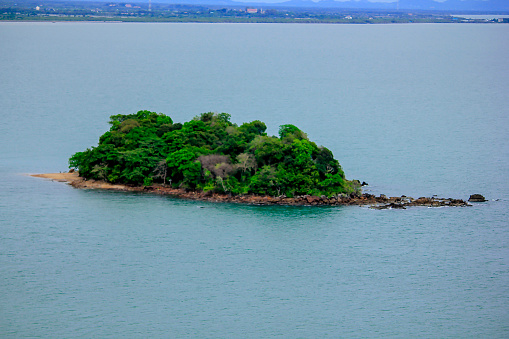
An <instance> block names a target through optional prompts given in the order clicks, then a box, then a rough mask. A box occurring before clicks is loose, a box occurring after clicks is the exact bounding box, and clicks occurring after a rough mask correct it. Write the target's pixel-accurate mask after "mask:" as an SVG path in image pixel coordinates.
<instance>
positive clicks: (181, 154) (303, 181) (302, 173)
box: [69, 111, 357, 197]
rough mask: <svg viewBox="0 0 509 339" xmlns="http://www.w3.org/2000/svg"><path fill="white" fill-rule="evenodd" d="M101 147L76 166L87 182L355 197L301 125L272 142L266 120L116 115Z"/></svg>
mask: <svg viewBox="0 0 509 339" xmlns="http://www.w3.org/2000/svg"><path fill="white" fill-rule="evenodd" d="M110 124H111V128H110V130H109V131H108V132H106V133H104V134H103V135H102V136H101V137H100V139H99V145H98V146H97V147H92V148H90V149H87V150H85V151H84V152H77V153H76V154H74V155H73V156H72V157H71V158H70V160H69V165H70V166H69V167H71V168H76V169H77V170H79V173H80V176H82V177H84V178H87V179H98V180H106V181H109V182H112V183H125V184H133V185H141V184H143V185H145V186H148V185H152V184H153V183H154V182H158V183H161V184H164V185H171V186H173V187H181V188H187V189H192V190H203V191H213V192H219V193H228V194H235V195H243V194H258V195H272V196H280V195H286V196H288V197H293V196H295V195H305V194H309V195H326V196H333V195H337V194H341V193H347V194H349V193H353V192H354V191H356V190H357V185H356V183H355V182H352V181H348V180H345V175H344V173H343V170H342V169H341V166H340V165H339V163H338V161H337V160H336V159H334V156H333V154H332V152H331V151H330V150H328V149H327V148H325V147H322V146H320V147H319V146H317V145H316V144H315V143H314V142H311V141H309V140H308V138H307V135H306V134H305V133H304V132H302V131H301V130H300V129H298V128H297V127H295V126H293V125H282V126H280V128H279V137H275V136H268V135H267V133H265V131H266V129H267V127H266V125H265V124H264V123H263V122H261V121H258V120H255V121H252V122H249V123H244V124H242V125H240V126H238V125H236V124H233V123H231V122H230V115H229V114H227V113H220V114H217V113H216V114H215V113H203V114H201V115H199V116H197V117H195V118H194V119H193V120H191V121H189V122H186V123H184V124H181V123H174V122H173V121H172V119H171V118H170V117H169V116H166V115H164V114H158V113H154V112H149V111H139V112H138V113H136V114H129V115H122V114H119V115H113V116H111V117H110Z"/></svg>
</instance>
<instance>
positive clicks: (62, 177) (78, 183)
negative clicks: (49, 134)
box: [31, 172, 130, 191]
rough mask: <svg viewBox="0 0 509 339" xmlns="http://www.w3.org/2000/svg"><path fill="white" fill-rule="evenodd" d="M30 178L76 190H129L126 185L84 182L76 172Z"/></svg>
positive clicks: (95, 181)
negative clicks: (65, 184)
mask: <svg viewBox="0 0 509 339" xmlns="http://www.w3.org/2000/svg"><path fill="white" fill-rule="evenodd" d="M31 176H32V177H37V178H45V179H51V180H54V181H59V182H67V183H69V184H71V185H72V186H74V187H76V188H100V189H110V190H121V191H123V190H130V189H129V188H128V187H127V186H126V185H115V184H110V183H108V182H105V181H98V180H85V179H83V178H82V177H80V176H79V174H78V173H77V172H73V173H69V172H66V173H43V174H32V175H31Z"/></svg>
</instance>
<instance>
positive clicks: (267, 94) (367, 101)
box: [0, 23, 509, 338]
mask: <svg viewBox="0 0 509 339" xmlns="http://www.w3.org/2000/svg"><path fill="white" fill-rule="evenodd" d="M508 37H509V26H507V25H469V24H464V25H463V24H462V25H452V24H451V25H440V24H433V25H365V26H364V25H362V26H357V25H265V24H263V25H262V24H259V25H227V24H224V25H223V24H214V25H208V24H203V25H199V24H100V23H97V24H86V23H57V24H52V23H44V24H43V23H16V24H6V23H0V47H1V50H2V53H1V54H0V79H1V81H0V117H1V118H2V124H0V187H1V190H0V231H1V232H0V290H1V291H2V293H0V336H1V337H6V338H20V337H44V338H55V337H121V336H124V337H149V336H150V337H214V338H216V337H217V338H224V337H250V338H260V337H274V336H280V337H288V338H295V337H301V338H315V337H344V338H350V337H400V338H410V337H417V336H421V337H441V338H463V337H470V338H488V337H489V338H506V337H508V336H509V326H508V325H507V324H509V303H508V302H509V300H508V299H509V298H508V295H509V279H508V273H509V272H508V264H509V250H508V242H507V239H509V225H508V219H509V218H508V213H507V210H508V208H509V193H508V192H509V184H508V182H509V138H508V132H507V130H508V127H509V121H508V120H509V114H508V113H509V111H508V107H509V98H508V96H507V93H509V81H508V79H509V63H507V56H508V55H509V44H507V39H508ZM140 109H149V110H153V111H157V112H162V113H165V114H168V115H170V116H171V117H172V118H173V120H174V121H187V120H189V119H191V118H192V117H193V116H195V115H197V114H199V113H202V112H206V111H217V112H228V113H230V114H232V121H234V122H237V123H242V122H245V121H251V120H255V119H259V120H262V121H264V122H266V123H267V125H268V126H269V133H270V134H276V133H277V128H278V126H279V125H281V124H285V123H292V124H295V125H297V126H299V127H300V128H302V129H303V130H304V131H305V132H307V133H308V135H309V137H310V139H311V140H315V141H317V143H319V144H323V145H325V146H327V147H328V148H330V149H331V150H332V151H333V152H334V154H335V156H336V158H338V159H339V161H340V162H341V164H342V166H343V169H344V170H345V172H346V174H347V176H348V177H349V178H358V179H360V180H363V181H367V182H368V183H370V186H368V187H367V190H368V192H372V193H375V194H379V193H385V194H388V195H401V194H406V195H410V196H415V197H417V196H421V195H426V196H430V195H433V194H438V195H439V196H444V197H458V198H463V199H466V198H468V196H469V195H470V194H472V193H482V194H484V195H485V196H486V197H487V198H489V200H490V201H488V202H487V203H482V204H476V205H474V206H472V207H469V208H441V209H428V208H413V209H408V210H405V211H396V210H394V211H393V210H387V211H374V210H370V209H367V208H360V207H340V208H308V207H257V206H238V205H232V204H213V203H202V202H190V201H183V200H178V199H172V198H168V197H158V196H150V195H143V194H123V193H113V192H101V191H87V190H76V189H73V188H71V187H69V186H67V185H65V184H62V183H57V182H51V181H46V180H41V179H36V178H32V177H29V176H26V175H24V174H26V173H40V172H58V171H64V170H66V168H67V159H68V158H69V156H70V155H72V154H73V153H74V152H76V151H81V150H83V149H85V148H86V147H90V146H93V145H96V144H97V140H98V137H99V136H100V135H101V134H102V133H104V131H106V129H107V128H108V125H107V121H108V117H109V115H112V114H118V113H123V114H128V113H133V112H136V111H137V110H140Z"/></svg>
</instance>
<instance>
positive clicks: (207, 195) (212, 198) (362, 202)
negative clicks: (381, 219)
mask: <svg viewBox="0 0 509 339" xmlns="http://www.w3.org/2000/svg"><path fill="white" fill-rule="evenodd" d="M30 176H32V177H36V178H44V179H50V180H53V181H58V182H63V183H68V184H69V185H71V186H73V187H75V188H81V189H100V190H111V191H124V192H144V193H152V194H159V195H169V196H173V197H178V198H182V199H188V200H198V201H209V202H229V203H239V204H247V205H282V206H347V205H355V206H370V207H371V208H374V209H405V208H406V207H413V206H424V207H461V206H471V205H470V204H469V203H468V202H466V201H464V200H461V199H451V198H447V199H444V198H435V197H432V198H426V197H420V198H418V199H414V198H411V197H406V196H401V197H386V196H385V195H383V194H381V195H380V196H379V197H376V196H374V195H371V194H366V193H364V194H362V195H360V196H355V195H351V196H338V197H331V198H327V197H325V196H322V197H316V196H308V195H307V196H298V197H294V198H287V197H271V196H258V195H243V196H234V195H228V194H219V193H212V192H210V191H209V192H202V191H189V190H185V189H182V188H172V187H168V186H165V185H157V184H155V185H152V186H130V185H124V184H112V183H108V182H105V181H101V180H86V179H84V178H82V177H80V176H79V175H78V173H77V172H66V173H62V172H61V173H43V174H31V175H30Z"/></svg>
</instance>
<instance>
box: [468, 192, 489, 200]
mask: <svg viewBox="0 0 509 339" xmlns="http://www.w3.org/2000/svg"><path fill="white" fill-rule="evenodd" d="M468 201H470V202H484V201H486V198H484V197H483V196H482V195H481V194H472V195H471V196H470V198H468Z"/></svg>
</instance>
